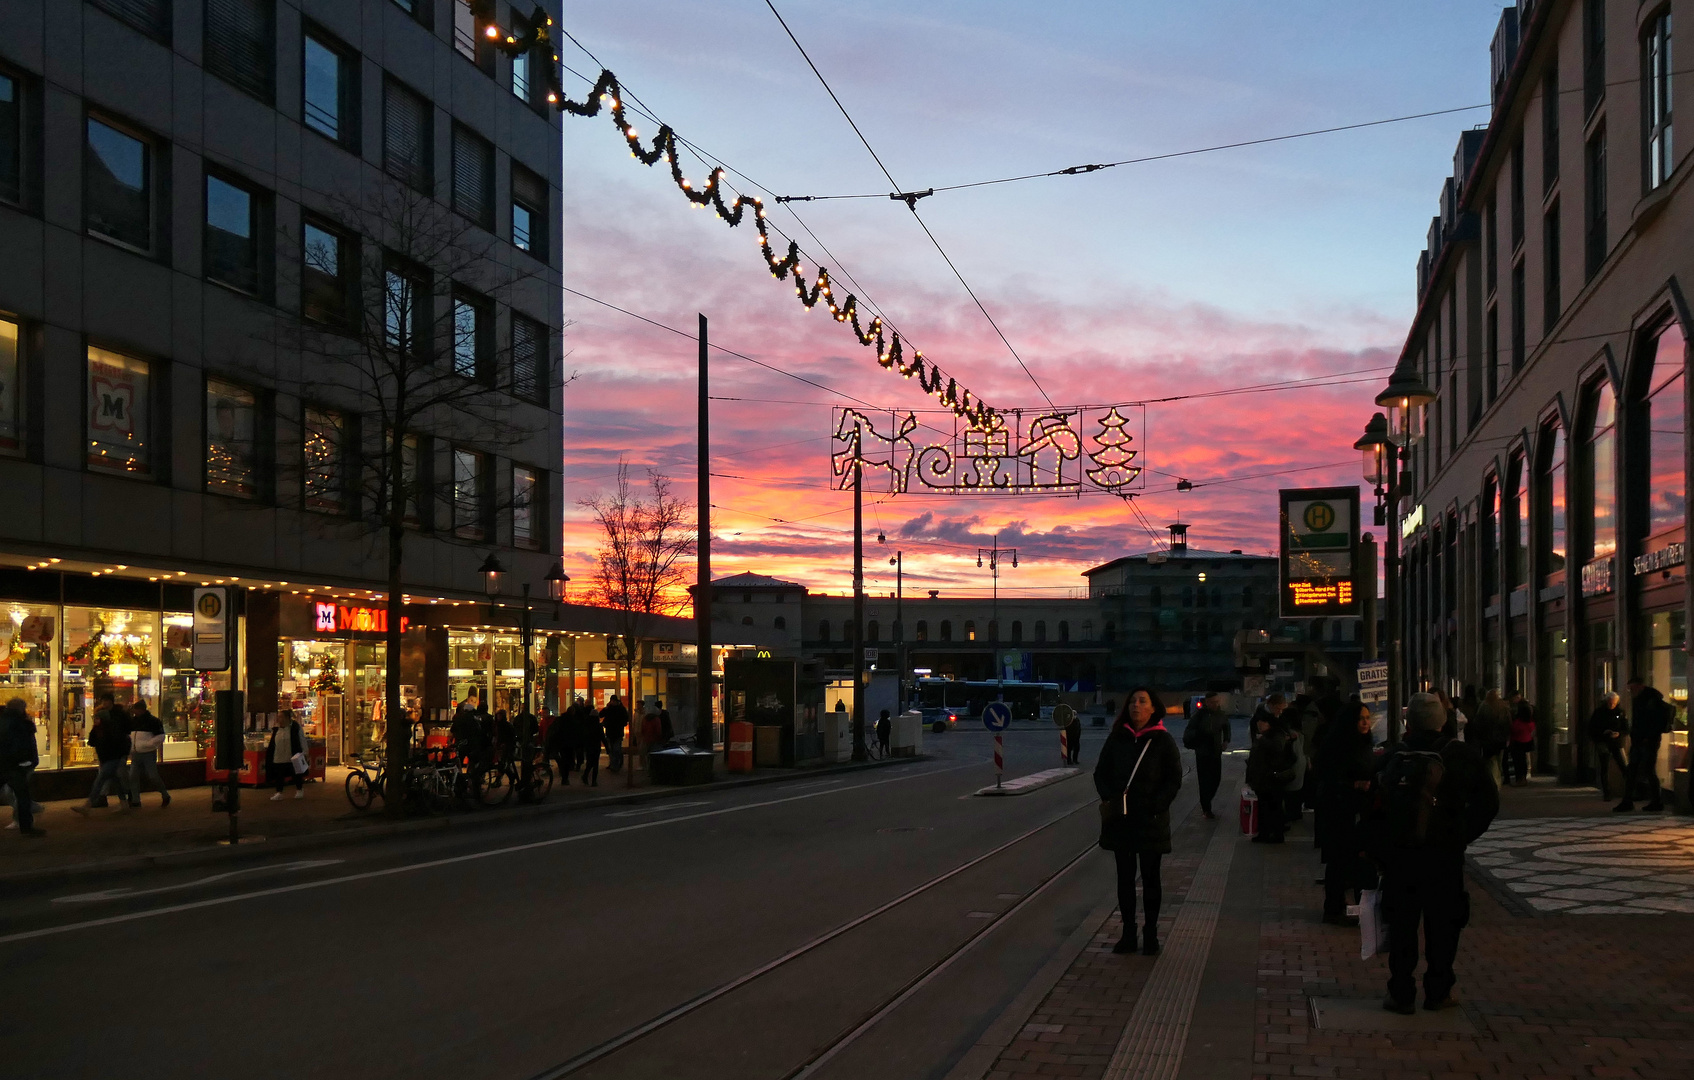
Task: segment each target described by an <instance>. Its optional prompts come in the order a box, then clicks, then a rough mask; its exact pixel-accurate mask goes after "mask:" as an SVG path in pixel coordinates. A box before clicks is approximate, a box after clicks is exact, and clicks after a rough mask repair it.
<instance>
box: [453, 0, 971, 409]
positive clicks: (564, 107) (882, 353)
mask: <svg viewBox="0 0 1694 1080" xmlns="http://www.w3.org/2000/svg"><path fill="white" fill-rule="evenodd" d="M494 7H495V5H494V4H493V3H492V2H491V0H478V2H476V3H473V4H472V12H473V14H474V15H475V16H476V19H477V23H478V25H479V26H480V27H482V33H483V35H484V36H485V37H487V38H488V39H489V40H490V41H491V42H493V43H494V44H495V46H496V47H498V48H500V49H501V50H502V51H503V52H506V53H508V54H510V55H514V56H516V55H521V54H523V53H530V54H531V55H534V54H535V53H536V52H538V51H540V50H543V49H544V50H546V53H547V55H548V56H550V57H551V58H552V63H549V64H547V65H545V66H546V69H547V80H548V92H547V101H548V103H549V104H551V105H553V106H554V107H555V108H557V109H558V110H559V111H561V112H565V113H569V114H570V115H572V116H581V117H584V118H591V117H594V116H598V115H599V114H600V112H601V110H602V109H604V108H606V107H608V106H609V107H610V112H611V119H612V123H613V125H614V126H616V127H617V129H618V133H619V134H620V135H622V136H623V139H624V141H625V142H626V143H627V144H628V145H629V152H630V156H631V157H633V158H635V159H636V160H637V161H639V162H641V163H642V164H643V165H646V166H649V167H651V166H654V165H657V164H658V163H659V162H660V161H661V160H662V161H665V162H666V163H667V164H669V166H670V173H671V180H672V182H674V183H675V184H676V186H677V189H678V190H680V191H681V192H682V193H683V194H684V195H685V196H687V197H688V201H689V202H691V203H693V204H694V205H695V206H710V207H711V208H712V209H713V210H715V211H716V212H717V215H718V217H720V218H722V219H723V220H724V222H726V223H727V224H728V225H729V227H730V228H735V227H737V226H739V225H740V224H741V223H742V222H743V221H744V220H746V217H747V209H748V208H749V207H751V208H752V210H753V217H752V221H753V227H754V228H755V229H757V230H758V233H759V251H760V253H761V254H762V255H763V256H764V259H765V265H766V266H767V267H768V268H769V269H770V272H771V276H772V277H773V278H775V279H776V280H778V281H782V280H784V279H785V278H788V277H790V276H792V277H793V279H794V295H795V296H797V297H799V299H800V303H801V304H802V305H803V306H804V307H805V308H806V310H807V311H810V310H812V309H813V308H815V307H816V306H817V305H818V304H819V303H820V302H821V303H822V304H823V305H824V307H825V309H826V310H828V311H829V313H830V314H831V315H832V316H834V317H835V321H836V322H839V323H844V324H847V325H848V326H850V327H852V330H853V335H854V336H855V337H856V338H858V340H859V344H860V345H865V346H874V347H875V349H876V362H877V363H878V364H879V365H881V366H882V367H883V368H886V369H888V370H890V371H897V372H899V373H900V374H901V375H904V376H905V377H906V378H908V379H916V380H917V381H918V385H919V386H921V387H923V390H924V392H925V393H927V394H930V395H931V396H933V397H935V398H936V399H937V400H939V401H940V402H941V403H942V404H943V405H945V406H947V407H948V408H949V409H951V410H952V411H953V412H954V413H955V414H956V415H958V416H960V417H962V418H963V419H965V420H968V421H969V422H970V423H972V424H974V425H977V426H979V427H985V426H986V425H987V424H988V423H989V422H990V420H991V418H992V417H993V416H994V414H995V410H994V409H992V408H991V407H989V406H988V405H987V404H986V403H984V402H983V401H982V399H981V398H979V397H977V396H976V395H975V394H973V393H972V392H971V391H970V390H968V389H966V388H964V387H962V386H960V385H959V382H958V380H957V379H955V378H953V377H952V376H950V375H948V374H947V373H946V372H944V371H942V370H941V368H940V366H939V365H937V364H936V363H935V362H934V361H932V360H929V359H927V358H925V356H924V354H923V352H922V350H913V351H912V353H911V357H910V359H908V358H907V356H906V349H905V344H904V342H902V341H901V340H900V332H899V331H898V330H895V329H893V328H892V327H889V326H887V325H886V324H885V323H884V322H883V319H882V316H880V315H876V316H873V317H872V318H871V320H870V322H869V323H861V322H860V320H859V300H858V297H856V296H854V295H853V294H852V293H848V294H847V297H846V299H845V300H839V301H838V300H837V299H836V297H835V294H834V291H833V288H832V285H831V282H830V276H829V269H828V268H827V267H821V266H820V267H818V271H817V274H816V275H815V276H814V277H813V278H812V281H811V284H810V286H808V285H807V283H806V275H805V266H804V264H803V263H802V261H801V255H800V245H799V244H798V243H797V242H795V241H793V240H790V241H788V250H787V251H786V252H785V253H784V254H783V255H782V256H781V257H778V256H777V254H776V249H775V248H774V247H772V245H771V238H770V226H769V224H768V223H767V222H766V221H765V206H764V201H763V200H761V199H759V198H757V197H755V196H749V195H740V194H737V195H735V198H734V200H733V201H729V202H726V201H725V199H724V195H723V189H724V172H725V170H724V168H723V167H722V166H721V165H720V166H717V167H715V168H713V169H712V172H711V175H710V176H708V177H707V179H706V183H705V185H704V186H703V187H700V188H696V187H695V186H694V184H693V183H692V182H691V181H690V180H689V179H688V178H687V177H686V176H684V175H683V174H682V164H681V161H680V158H679V154H678V141H677V137H676V133H675V132H674V131H672V130H671V126H670V125H669V124H660V125H659V130H658V131H657V132H655V133H654V135H653V139H652V144H651V146H644V145H643V144H642V141H641V134H640V132H639V131H637V130H636V128H635V125H633V124H631V123H630V122H629V117H628V114H627V113H626V112H625V111H624V105H623V90H622V87H621V86H620V85H619V84H618V77H617V76H616V75H615V74H613V73H612V72H611V71H610V70H608V69H606V68H602V69H601V70H600V77H599V78H598V79H596V80H595V82H594V87H593V89H591V90H590V91H589V92H588V98H587V100H585V101H580V102H578V101H572V100H570V99H569V98H567V97H566V96H565V94H564V91H563V90H562V89H560V86H559V77H558V67H557V65H558V62H559V54H558V53H557V52H554V51H553V38H552V31H551V29H550V28H551V27H552V25H553V20H552V18H550V17H549V16H548V15H547V13H546V11H544V10H543V9H541V8H539V7H538V8H536V9H535V14H534V15H533V16H532V17H531V20H530V27H529V29H528V30H527V31H526V32H525V33H524V34H523V36H521V37H519V36H515V35H512V34H502V33H501V31H500V28H499V26H498V25H497V24H496V23H495V21H494V20H493V18H492V17H491V16H492V12H493V10H494Z"/></svg>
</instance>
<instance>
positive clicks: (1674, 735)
mask: <svg viewBox="0 0 1694 1080" xmlns="http://www.w3.org/2000/svg"><path fill="white" fill-rule="evenodd" d="M1687 638H1688V617H1687V614H1686V613H1685V612H1683V611H1681V610H1680V609H1679V610H1675V611H1655V612H1651V613H1644V614H1642V615H1641V617H1640V630H1639V632H1638V635H1637V639H1638V641H1639V642H1640V651H1639V654H1638V655H1637V657H1636V662H1635V673H1636V674H1637V675H1640V676H1641V677H1642V678H1643V679H1645V680H1646V681H1647V685H1649V686H1652V687H1656V688H1657V689H1658V691H1659V692H1660V693H1661V694H1663V695H1664V696H1665V701H1666V702H1668V703H1669V704H1670V706H1671V707H1672V709H1674V710H1675V713H1676V717H1675V719H1674V720H1673V721H1672V722H1671V730H1670V733H1669V735H1668V736H1667V737H1666V738H1665V739H1664V741H1663V742H1662V743H1661V744H1660V747H1659V755H1660V756H1659V779H1660V780H1662V781H1665V782H1666V783H1667V784H1668V783H1669V779H1668V778H1669V777H1670V775H1671V772H1670V770H1671V766H1672V764H1673V763H1674V764H1676V765H1680V764H1681V763H1682V761H1683V760H1684V758H1685V756H1686V754H1687V750H1688V666H1687V653H1686V652H1685V651H1684V648H1685V643H1686V641H1687Z"/></svg>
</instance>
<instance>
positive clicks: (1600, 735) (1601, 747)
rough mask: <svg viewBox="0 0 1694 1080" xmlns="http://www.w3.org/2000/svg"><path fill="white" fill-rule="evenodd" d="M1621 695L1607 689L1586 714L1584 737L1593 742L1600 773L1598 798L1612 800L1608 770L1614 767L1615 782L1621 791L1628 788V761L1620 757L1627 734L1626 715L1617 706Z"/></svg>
mask: <svg viewBox="0 0 1694 1080" xmlns="http://www.w3.org/2000/svg"><path fill="white" fill-rule="evenodd" d="M1620 700H1621V699H1620V698H1619V697H1618V696H1617V694H1615V693H1609V694H1607V695H1606V696H1605V697H1603V698H1601V699H1600V704H1598V705H1596V706H1595V707H1594V712H1593V714H1592V715H1590V716H1589V717H1588V739H1589V741H1590V742H1592V743H1593V744H1594V752H1595V758H1596V759H1597V760H1598V764H1599V769H1598V771H1599V773H1600V777H1599V780H1600V798H1602V799H1604V800H1606V801H1607V802H1611V800H1612V770H1611V766H1612V765H1616V766H1617V767H1618V783H1619V785H1621V786H1622V788H1623V791H1624V793H1625V794H1627V793H1628V792H1629V763H1628V762H1626V761H1624V759H1623V740H1624V736H1626V735H1628V734H1629V718H1628V717H1626V716H1624V714H1623V710H1622V709H1621V708H1619V707H1618V703H1619V701H1620Z"/></svg>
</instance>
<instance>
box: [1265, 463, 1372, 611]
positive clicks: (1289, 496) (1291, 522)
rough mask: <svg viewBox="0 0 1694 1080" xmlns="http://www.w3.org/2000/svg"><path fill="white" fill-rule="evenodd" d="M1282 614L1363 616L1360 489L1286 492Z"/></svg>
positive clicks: (1366, 585)
mask: <svg viewBox="0 0 1694 1080" xmlns="http://www.w3.org/2000/svg"><path fill="white" fill-rule="evenodd" d="M1280 496H1281V503H1282V589H1281V612H1282V617H1283V618H1285V619H1315V618H1322V617H1326V616H1331V615H1357V614H1359V597H1358V590H1359V589H1360V588H1374V587H1375V586H1376V583H1375V582H1364V583H1360V582H1358V581H1357V579H1356V578H1355V573H1356V569H1355V568H1356V566H1357V557H1358V549H1359V489H1358V488H1356V487H1333V488H1284V489H1283V490H1282V491H1281V492H1280Z"/></svg>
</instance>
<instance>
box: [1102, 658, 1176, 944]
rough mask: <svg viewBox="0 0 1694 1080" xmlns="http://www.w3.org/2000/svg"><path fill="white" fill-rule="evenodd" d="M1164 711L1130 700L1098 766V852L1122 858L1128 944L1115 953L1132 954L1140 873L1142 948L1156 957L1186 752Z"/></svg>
mask: <svg viewBox="0 0 1694 1080" xmlns="http://www.w3.org/2000/svg"><path fill="white" fill-rule="evenodd" d="M1164 716H1165V706H1164V703H1163V702H1161V701H1160V700H1159V697H1158V695H1157V694H1155V693H1153V691H1151V690H1149V689H1147V688H1146V687H1140V688H1137V689H1135V690H1133V691H1131V692H1130V695H1129V697H1128V698H1127V699H1126V700H1125V701H1124V704H1123V710H1122V711H1121V712H1119V713H1118V717H1117V720H1116V721H1115V722H1114V723H1113V724H1112V731H1111V734H1110V735H1108V736H1106V743H1105V745H1104V746H1102V747H1101V748H1100V760H1099V763H1098V764H1096V765H1095V766H1094V789H1095V790H1096V791H1097V792H1099V794H1100V802H1101V817H1102V822H1101V825H1100V846H1101V847H1103V848H1105V849H1106V850H1107V851H1110V852H1112V853H1113V854H1114V855H1116V856H1117V861H1118V911H1119V913H1120V914H1121V915H1122V916H1123V937H1122V938H1121V939H1120V940H1119V941H1118V943H1117V944H1116V945H1114V946H1112V951H1113V952H1115V953H1129V952H1134V951H1135V871H1136V868H1137V866H1139V867H1140V870H1141V907H1142V915H1143V919H1142V930H1143V938H1142V941H1143V944H1142V947H1141V952H1142V953H1143V954H1144V955H1146V956H1155V955H1157V954H1158V952H1159V902H1160V900H1161V899H1163V893H1164V889H1163V886H1162V884H1161V882H1160V880H1159V861H1160V859H1161V858H1162V857H1163V856H1164V855H1165V854H1166V853H1167V852H1169V851H1170V849H1171V814H1170V806H1171V803H1172V802H1173V801H1174V800H1175V799H1176V793H1177V792H1178V791H1179V790H1181V788H1182V752H1181V751H1180V750H1178V749H1177V746H1176V740H1175V739H1173V738H1171V735H1170V732H1168V731H1166V730H1165V725H1164V724H1163V723H1161V721H1162V720H1163V719H1164Z"/></svg>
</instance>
